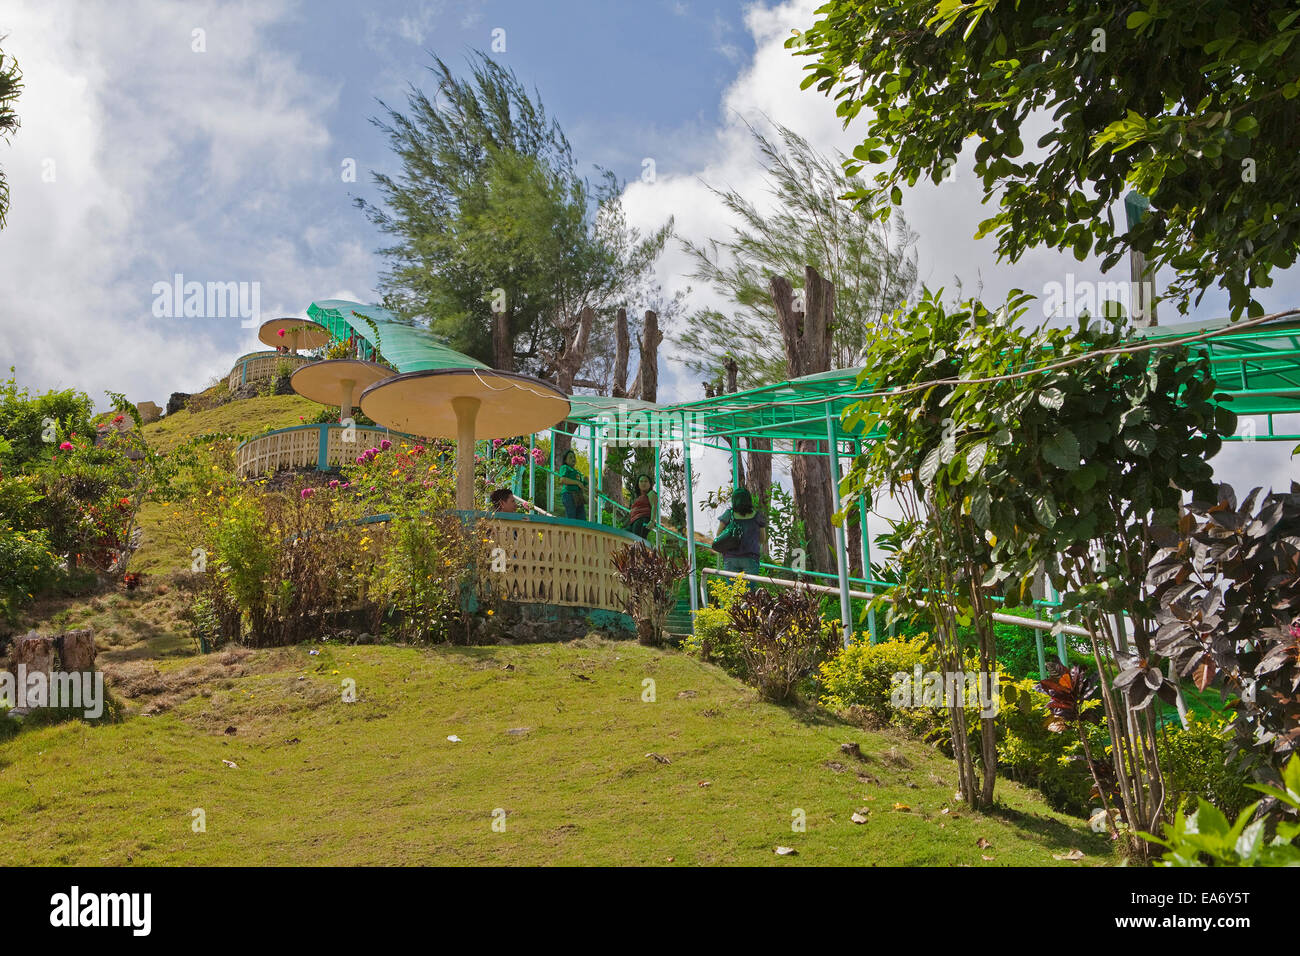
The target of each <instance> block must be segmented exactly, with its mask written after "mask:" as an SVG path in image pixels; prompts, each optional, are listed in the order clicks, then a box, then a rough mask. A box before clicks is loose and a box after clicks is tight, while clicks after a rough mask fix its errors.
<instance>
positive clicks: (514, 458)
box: [510, 455, 528, 465]
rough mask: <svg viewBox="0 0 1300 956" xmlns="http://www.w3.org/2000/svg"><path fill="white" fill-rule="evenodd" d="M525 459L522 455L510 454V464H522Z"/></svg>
mask: <svg viewBox="0 0 1300 956" xmlns="http://www.w3.org/2000/svg"><path fill="white" fill-rule="evenodd" d="M527 460H528V459H527V458H525V457H524V456H523V455H511V456H510V464H512V465H522V464H523V463H524V462H526V461H527Z"/></svg>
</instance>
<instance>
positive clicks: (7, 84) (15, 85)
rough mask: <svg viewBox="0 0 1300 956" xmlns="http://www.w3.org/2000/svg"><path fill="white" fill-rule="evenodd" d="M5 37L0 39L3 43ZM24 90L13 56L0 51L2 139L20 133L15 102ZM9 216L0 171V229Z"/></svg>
mask: <svg viewBox="0 0 1300 956" xmlns="http://www.w3.org/2000/svg"><path fill="white" fill-rule="evenodd" d="M4 40H5V37H0V42H3V41H4ZM22 89H23V74H22V71H21V70H19V69H18V63H17V61H16V60H14V58H13V57H12V56H6V55H5V52H4V51H3V50H0V139H9V138H11V137H12V136H13V134H14V133H15V132H17V131H18V126H19V123H18V114H17V112H15V111H14V102H15V101H16V100H17V99H18V94H19V93H21V92H22ZM8 214H9V181H8V180H7V179H5V174H4V171H3V170H0V229H3V228H4V225H5V218H6V217H7V216H8Z"/></svg>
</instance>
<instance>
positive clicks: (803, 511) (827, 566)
mask: <svg viewBox="0 0 1300 956" xmlns="http://www.w3.org/2000/svg"><path fill="white" fill-rule="evenodd" d="M770 288H771V292H772V304H773V305H774V306H775V307H776V317H777V322H778V324H779V325H780V327H781V338H782V339H783V340H784V342H785V356H786V374H787V375H788V376H789V377H790V378H800V377H802V376H804V375H812V374H813V373H815V372H825V371H829V369H830V367H831V331H830V330H831V327H832V326H833V325H834V320H835V287H834V286H833V285H831V283H830V282H828V281H827V280H826V279H824V278H822V276H821V275H820V274H819V273H818V272H817V270H816V269H814V268H813V267H812V266H805V267H804V300H805V303H806V311H805V312H797V311H795V308H794V302H793V299H794V292H793V289H792V288H791V285H790V282H789V280H788V279H786V278H785V277H784V276H773V277H772V281H771V285H770ZM795 451H796V452H813V451H819V452H821V453H822V454H820V455H809V454H796V455H795V456H794V461H793V463H792V464H791V467H790V472H791V477H792V478H793V479H794V498H795V506H796V508H797V510H798V512H799V516H800V518H802V519H803V523H804V529H805V532H806V533H807V535H808V567H809V570H812V571H831V570H834V568H835V545H834V530H833V528H832V526H831V515H832V514H834V511H835V509H834V508H833V507H832V506H831V490H830V483H831V471H830V461H829V460H828V459H827V458H826V457H825V453H826V451H827V445H826V443H825V442H818V441H807V440H802V439H801V440H799V441H796V442H795Z"/></svg>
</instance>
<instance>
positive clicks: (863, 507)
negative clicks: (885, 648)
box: [858, 499, 877, 644]
mask: <svg viewBox="0 0 1300 956" xmlns="http://www.w3.org/2000/svg"><path fill="white" fill-rule="evenodd" d="M858 521H859V524H860V525H861V532H862V577H863V578H864V579H865V580H867V581H870V580H871V533H870V531H869V529H868V527H867V503H866V501H865V500H862V499H859V501H858ZM867 593H868V594H870V595H872V596H873V597H874V596H875V594H876V590H875V588H873V587H872V586H871V585H870V584H868V585H867ZM867 635H868V639H869V640H870V642H871V643H872V644H874V643H876V640H877V634H876V609H875V607H868V608H867Z"/></svg>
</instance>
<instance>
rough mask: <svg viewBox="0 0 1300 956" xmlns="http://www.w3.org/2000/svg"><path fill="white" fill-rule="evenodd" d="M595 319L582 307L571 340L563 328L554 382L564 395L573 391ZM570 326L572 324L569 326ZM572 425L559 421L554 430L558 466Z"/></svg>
mask: <svg viewBox="0 0 1300 956" xmlns="http://www.w3.org/2000/svg"><path fill="white" fill-rule="evenodd" d="M595 321H596V313H595V312H594V311H593V310H592V309H590V308H586V309H583V310H582V311H581V312H579V313H578V323H577V329H576V330H575V331H574V335H573V338H572V340H570V339H569V337H568V334H567V333H568V330H567V329H566V330H565V336H564V352H563V353H562V354H561V355H559V356H558V357H557V358H556V360H555V384H556V386H557V387H558V388H559V389H560V391H561V392H563V393H564V394H565V395H569V394H571V393H572V392H573V384H574V382H573V380H574V379H575V378H577V377H578V371H579V370H580V369H581V368H582V363H583V362H585V361H586V359H587V343H588V341H589V340H590V338H591V327H592V325H593V324H594V323H595ZM570 327H572V326H570ZM572 428H573V426H571V425H569V424H567V423H561V424H560V425H559V426H557V427H556V431H555V463H556V467H557V468H558V467H559V465H560V463H561V462H562V461H564V453H565V452H566V451H568V450H569V446H570V445H571V444H572V439H571V438H570V437H569V436H570V435H571V434H573V432H572V431H571V429H572Z"/></svg>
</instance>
